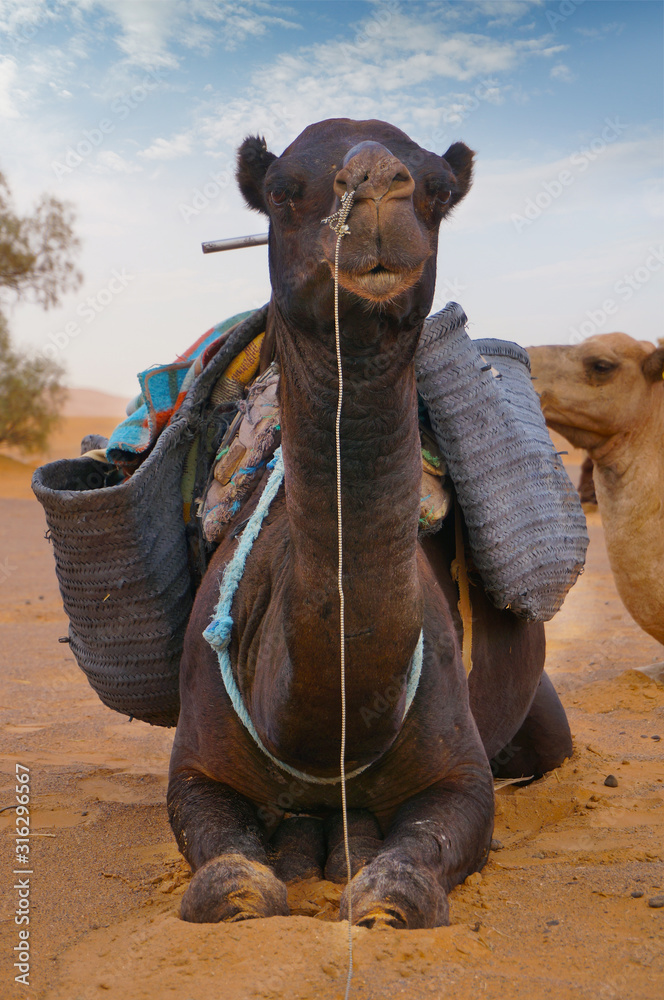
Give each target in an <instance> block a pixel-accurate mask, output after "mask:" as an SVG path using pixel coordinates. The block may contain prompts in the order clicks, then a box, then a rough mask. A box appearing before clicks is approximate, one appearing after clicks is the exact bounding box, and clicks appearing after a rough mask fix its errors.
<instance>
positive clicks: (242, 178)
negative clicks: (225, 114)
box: [235, 135, 276, 215]
mask: <svg viewBox="0 0 664 1000" xmlns="http://www.w3.org/2000/svg"><path fill="white" fill-rule="evenodd" d="M273 160H276V156H275V155H274V153H270V152H269V151H268V148H267V145H266V143H265V139H262V138H261V137H260V136H258V135H249V136H247V138H246V139H245V140H244V142H243V143H242V145H241V146H240V148H239V149H238V151H237V173H236V175H235V176H236V178H237V182H238V184H239V185H240V191H241V192H242V194H243V195H244V200H245V201H246V203H247V205H248V206H249V208H253V209H255V210H256V211H257V212H264V213H265V214H266V215H267V214H268V211H267V207H266V205H265V195H264V193H263V182H264V180H265V174H266V173H267V168H268V167H269V166H270V164H271V163H272V161H273Z"/></svg>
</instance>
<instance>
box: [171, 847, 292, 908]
mask: <svg viewBox="0 0 664 1000" xmlns="http://www.w3.org/2000/svg"><path fill="white" fill-rule="evenodd" d="M288 913H289V910H288V903H287V899H286V886H285V885H284V884H283V882H280V881H279V879H278V878H276V877H275V876H274V875H273V874H272V872H271V871H270V869H269V868H268V867H266V865H262V864H259V862H257V861H249V860H248V859H247V858H244V857H243V856H242V855H241V854H222V855H221V856H220V857H218V858H212V860H211V861H208V862H207V863H206V864H204V865H203V866H202V868H199V869H198V871H197V872H196V874H195V875H194V877H193V878H192V880H191V882H190V883H189V887H188V889H187V891H186V892H185V894H184V896H183V897H182V903H181V905H180V916H181V917H182V919H183V920H188V921H190V922H191V923H196V924H215V923H219V922H220V921H226V922H228V923H233V922H235V921H238V920H252V919H254V918H255V917H275V916H283V917H285V916H288Z"/></svg>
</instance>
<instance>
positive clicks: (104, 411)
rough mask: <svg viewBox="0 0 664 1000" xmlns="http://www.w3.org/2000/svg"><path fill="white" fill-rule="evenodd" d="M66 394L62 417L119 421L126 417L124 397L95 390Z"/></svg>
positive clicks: (74, 390) (76, 390)
mask: <svg viewBox="0 0 664 1000" xmlns="http://www.w3.org/2000/svg"><path fill="white" fill-rule="evenodd" d="M67 392H68V398H67V402H66V404H65V407H64V410H63V411H62V415H63V417H117V419H118V421H120V420H122V418H123V417H125V416H126V415H127V414H126V412H125V408H126V406H127V403H128V400H127V399H126V397H124V396H111V395H110V394H109V393H108V392H98V390H97V389H68V390H67Z"/></svg>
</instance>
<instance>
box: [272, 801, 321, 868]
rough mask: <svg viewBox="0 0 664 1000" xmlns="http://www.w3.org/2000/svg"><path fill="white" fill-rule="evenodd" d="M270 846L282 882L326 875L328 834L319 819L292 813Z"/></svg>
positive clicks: (273, 863) (274, 865) (280, 827)
mask: <svg viewBox="0 0 664 1000" xmlns="http://www.w3.org/2000/svg"><path fill="white" fill-rule="evenodd" d="M269 849H270V864H271V865H272V867H273V869H274V873H275V875H276V876H277V877H278V878H280V879H281V881H282V882H297V881H298V880H299V879H306V878H322V877H323V867H324V865H325V834H324V832H323V824H322V822H321V821H320V820H319V819H314V818H313V817H311V816H290V817H289V818H288V819H284V820H282V822H281V824H280V825H279V827H278V828H277V830H276V832H275V833H274V835H273V837H272V839H271V841H270V845H269Z"/></svg>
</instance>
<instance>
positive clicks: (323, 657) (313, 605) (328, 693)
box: [276, 316, 422, 744]
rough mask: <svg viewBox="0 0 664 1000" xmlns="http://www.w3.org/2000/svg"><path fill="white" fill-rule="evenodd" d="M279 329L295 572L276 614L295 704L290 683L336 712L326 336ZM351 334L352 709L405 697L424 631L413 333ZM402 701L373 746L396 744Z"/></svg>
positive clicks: (344, 425)
mask: <svg viewBox="0 0 664 1000" xmlns="http://www.w3.org/2000/svg"><path fill="white" fill-rule="evenodd" d="M276 322H277V345H278V356H279V363H280V389H279V393H280V408H281V423H282V448H283V456H284V465H285V487H286V505H287V516H288V521H289V529H290V552H291V563H292V565H291V577H290V587H289V589H288V592H287V594H286V597H285V606H284V609H283V612H284V619H283V621H284V633H285V637H286V643H287V647H288V654H289V659H290V662H291V665H292V680H291V685H290V686H291V695H294V696H295V702H297V700H298V698H297V694H298V690H297V689H298V686H299V685H300V684H301V685H302V695H303V697H305V691H308V692H311V688H312V684H315V686H316V690H317V691H318V692H323V693H324V695H325V697H327V698H328V704H329V707H330V709H331V710H334V706H336V705H337V700H338V692H339V652H340V642H339V601H338V596H337V575H338V533H337V501H336V457H335V431H334V428H335V415H336V406H337V393H338V377H337V363H336V355H335V349H334V332H333V330H330V329H327V330H325V331H323V332H321V331H302V330H290V329H289V328H288V326H287V325H286V323H285V321H284V320H283V319H282V318H281V317H279V316H277V319H276ZM356 333H357V334H358V335H357V336H353V337H351V334H350V332H344V336H343V338H342V365H343V381H344V393H343V407H342V416H341V476H342V480H341V482H342V486H341V504H342V516H343V567H344V572H343V584H344V592H345V624H346V664H347V694H348V697H349V700H351V701H352V703H353V704H354V705H360V706H361V705H363V704H366V705H367V706H369V705H370V704H371V702H372V700H375V696H376V693H377V692H378V694H379V695H380V694H381V692H383V691H384V690H385V688H386V687H387V686H388V685H390V684H394V683H395V682H396V684H397V686H398V687H400V689H401V690H402V691H403V690H405V678H406V674H407V670H408V666H409V663H410V659H411V656H412V654H413V650H414V647H415V645H416V642H417V639H418V636H419V632H420V628H421V625H422V620H421V614H422V612H421V592H420V585H419V580H418V574H417V564H416V560H417V530H418V517H419V504H420V481H421V473H422V465H421V457H420V447H419V434H418V420H417V392H416V384H415V372H414V363H413V354H414V351H415V346H416V342H417V337H418V330H417V329H414V330H413V331H409V332H408V333H407V334H405V335H404V334H403V333H402V334H400V335H397V333H396V331H390V329H389V327H388V326H387V325H386V324H385V323H384V322H381V321H380V320H379V319H376V318H374V317H372V316H368V317H367V320H366V325H363V326H362V329H361V331H357V329H356ZM309 696H310V694H309ZM401 703H402V699H396V703H395V704H394V705H393V706H392V707H393V711H392V712H388V713H386V717H385V718H384V719H383V720H382V721H381V723H380V724H379V725H378V727H377V729H378V731H376V732H374V733H373V734H372V735H373V736H374V737H375V739H376V740H377V743H378V744H380V743H384V742H389V740H391V739H392V738H393V736H394V734H395V731H396V729H395V727H396V728H397V729H398V725H397V716H398V715H399V708H400V705H401V707H402V704H401ZM392 716H394V718H392ZM399 721H400V718H399ZM383 729H384V732H383V734H382V737H381V736H380V731H381V730H383ZM365 735H366V730H365ZM388 737H389V739H388ZM370 742H373V741H370Z"/></svg>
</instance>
